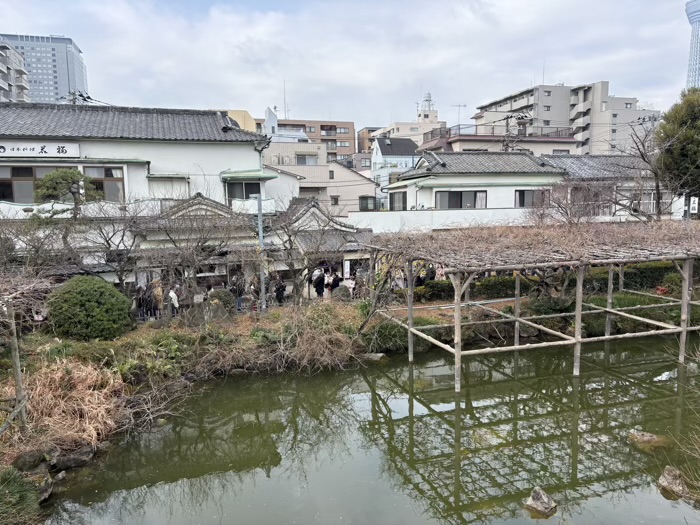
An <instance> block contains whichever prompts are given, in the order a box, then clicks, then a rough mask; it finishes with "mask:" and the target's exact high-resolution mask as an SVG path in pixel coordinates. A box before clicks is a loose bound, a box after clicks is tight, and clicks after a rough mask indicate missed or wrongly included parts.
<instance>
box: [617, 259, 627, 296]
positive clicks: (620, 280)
mask: <svg viewBox="0 0 700 525" xmlns="http://www.w3.org/2000/svg"><path fill="white" fill-rule="evenodd" d="M617 289H618V291H619V292H622V291H624V289H625V265H624V264H621V265H620V266H619V269H618V285H617Z"/></svg>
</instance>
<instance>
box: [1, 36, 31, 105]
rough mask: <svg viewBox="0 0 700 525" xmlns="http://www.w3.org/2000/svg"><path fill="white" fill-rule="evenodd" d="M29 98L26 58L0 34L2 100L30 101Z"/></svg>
mask: <svg viewBox="0 0 700 525" xmlns="http://www.w3.org/2000/svg"><path fill="white" fill-rule="evenodd" d="M29 99H30V97H29V79H28V78H27V68H26V66H25V65H24V58H23V57H22V55H21V54H20V53H19V52H18V51H17V50H16V49H15V48H14V47H12V45H11V44H10V43H9V42H7V41H4V40H3V39H2V36H0V102H29Z"/></svg>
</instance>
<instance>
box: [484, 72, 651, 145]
mask: <svg viewBox="0 0 700 525" xmlns="http://www.w3.org/2000/svg"><path fill="white" fill-rule="evenodd" d="M609 92H610V83H609V82H607V81H602V82H596V83H593V84H583V85H579V86H564V85H540V86H535V87H532V88H529V89H526V90H522V91H519V92H517V93H514V94H512V95H509V96H506V97H503V98H500V99H496V100H492V101H491V102H489V103H487V104H483V105H481V106H479V107H478V112H477V113H476V115H474V117H473V119H474V124H475V133H477V134H485V135H507V134H511V135H514V136H528V135H530V134H531V133H532V132H531V130H532V129H534V130H538V133H539V134H540V135H548V134H551V133H555V134H556V133H558V132H559V130H562V129H569V128H570V129H572V130H573V136H574V138H575V139H576V151H575V152H574V151H572V152H571V153H577V154H582V155H589V154H590V155H599V154H615V153H619V152H621V151H623V152H624V151H627V149H628V148H629V145H630V136H631V127H630V126H632V125H634V124H636V123H638V122H639V120H640V119H658V118H659V117H660V112H659V111H655V110H650V109H643V108H640V107H639V101H638V100H637V99H636V98H633V97H615V96H612V95H610V93H609Z"/></svg>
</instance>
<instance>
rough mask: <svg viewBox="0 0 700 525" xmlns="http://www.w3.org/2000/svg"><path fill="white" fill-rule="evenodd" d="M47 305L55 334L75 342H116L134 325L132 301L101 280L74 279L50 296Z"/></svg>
mask: <svg viewBox="0 0 700 525" xmlns="http://www.w3.org/2000/svg"><path fill="white" fill-rule="evenodd" d="M48 306H49V319H50V320H51V323H52V325H53V327H54V330H55V331H56V333H57V334H58V335H61V336H64V337H70V338H73V339H83V340H88V339H115V338H117V337H119V336H120V335H123V334H124V333H126V332H127V331H128V330H130V329H131V328H132V327H133V324H134V323H133V320H132V319H131V316H130V315H129V310H130V309H131V301H129V299H127V298H126V297H125V296H124V295H122V294H121V293H120V292H119V291H118V290H117V289H116V288H115V287H114V286H112V285H111V284H109V283H108V282H107V281H105V280H103V279H100V278H99V277H88V276H82V275H81V276H78V277H73V278H72V279H71V280H70V281H68V282H67V283H65V284H64V285H63V286H60V287H59V288H57V289H56V290H54V291H53V292H52V293H51V295H50V296H49V299H48Z"/></svg>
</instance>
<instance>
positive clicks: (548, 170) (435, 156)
mask: <svg viewBox="0 0 700 525" xmlns="http://www.w3.org/2000/svg"><path fill="white" fill-rule="evenodd" d="M422 160H424V161H425V162H424V165H423V166H421V167H420V168H417V169H413V170H409V171H407V172H405V173H403V174H402V175H401V179H412V178H416V177H425V176H426V175H439V174H457V173H543V174H553V175H556V174H563V173H564V170H563V169H561V168H558V167H555V166H551V165H549V164H548V163H546V162H544V161H543V160H542V159H538V158H536V157H533V156H532V155H530V154H529V153H523V152H508V153H505V152H491V151H483V152H482V151H465V152H454V153H447V152H439V153H435V152H426V153H424V154H423V159H422Z"/></svg>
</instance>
